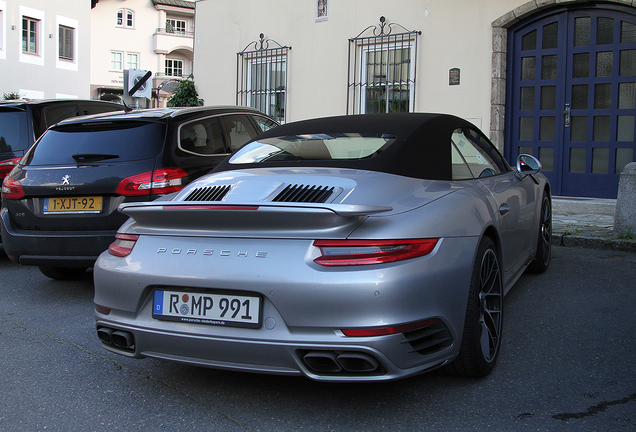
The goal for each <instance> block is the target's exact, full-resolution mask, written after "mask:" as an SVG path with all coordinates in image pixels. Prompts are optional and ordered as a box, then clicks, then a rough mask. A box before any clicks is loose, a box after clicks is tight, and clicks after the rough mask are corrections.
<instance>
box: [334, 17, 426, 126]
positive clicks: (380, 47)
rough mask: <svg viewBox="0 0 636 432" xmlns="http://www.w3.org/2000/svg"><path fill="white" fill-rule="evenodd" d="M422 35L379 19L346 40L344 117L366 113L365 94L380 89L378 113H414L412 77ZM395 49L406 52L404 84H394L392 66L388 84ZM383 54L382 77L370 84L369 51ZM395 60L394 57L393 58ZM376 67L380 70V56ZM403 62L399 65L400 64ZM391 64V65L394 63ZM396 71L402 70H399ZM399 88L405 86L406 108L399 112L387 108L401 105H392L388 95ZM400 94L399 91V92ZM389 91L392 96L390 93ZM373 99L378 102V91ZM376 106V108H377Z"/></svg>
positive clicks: (415, 72)
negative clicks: (384, 54) (382, 103)
mask: <svg viewBox="0 0 636 432" xmlns="http://www.w3.org/2000/svg"><path fill="white" fill-rule="evenodd" d="M421 35H422V32H421V31H419V30H408V29H406V28H405V27H404V26H402V25H400V24H397V23H390V22H387V20H386V18H385V17H383V16H382V17H380V23H379V24H376V25H370V26H368V27H367V28H365V29H364V30H362V31H361V32H360V33H359V34H358V35H357V36H356V37H354V38H351V39H349V52H348V59H347V100H346V102H347V109H346V114H347V115H350V114H363V113H368V112H369V110H368V109H367V105H368V102H369V100H368V99H369V97H368V94H367V91H368V90H370V89H379V90H382V89H383V88H384V99H385V101H384V106H383V109H382V110H379V112H395V111H398V112H400V111H401V112H414V111H416V103H415V95H416V94H417V92H416V88H415V87H416V77H417V63H418V59H417V57H418V45H417V44H418V40H419V36H421ZM398 49H408V52H409V55H408V63H409V67H408V69H407V73H408V76H407V77H406V81H403V80H400V81H395V76H396V73H395V72H396V71H397V70H398V69H397V68H395V67H393V72H394V73H393V78H394V79H393V80H392V81H391V82H388V78H389V76H390V75H391V74H390V73H389V72H390V68H391V67H392V65H391V63H390V62H389V60H390V58H391V51H397V50H398ZM383 51H386V52H387V55H386V73H385V75H386V78H387V80H385V81H383V80H382V79H380V80H379V81H378V83H374V82H373V79H372V80H371V82H369V80H368V75H369V53H371V52H383ZM394 58H395V55H394ZM380 59H381V60H380V67H382V64H383V63H382V56H381V57H380ZM403 63H405V62H401V63H400V64H403ZM394 64H395V63H394ZM399 70H400V72H402V71H403V70H404V69H403V68H402V67H400V69H399ZM402 85H407V86H408V90H406V91H408V98H409V100H408V107H406V109H407V111H404V110H401V109H397V110H396V109H391V106H394V107H397V108H400V107H401V105H402V104H401V103H398V104H397V105H396V104H392V103H391V99H390V97H387V96H390V95H391V94H393V95H394V88H395V87H398V86H402ZM399 91H402V90H399ZM392 92H393V93H392ZM375 98H376V99H377V100H381V99H382V94H381V92H379V93H378V94H377V95H375ZM393 100H394V101H401V100H403V99H400V98H398V99H395V98H393ZM378 107H380V105H378Z"/></svg>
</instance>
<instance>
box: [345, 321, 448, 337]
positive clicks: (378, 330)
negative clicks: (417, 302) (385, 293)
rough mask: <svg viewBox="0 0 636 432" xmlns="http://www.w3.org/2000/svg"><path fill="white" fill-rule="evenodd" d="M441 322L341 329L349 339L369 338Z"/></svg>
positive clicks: (417, 328) (408, 330)
mask: <svg viewBox="0 0 636 432" xmlns="http://www.w3.org/2000/svg"><path fill="white" fill-rule="evenodd" d="M439 322H441V321H440V320H438V319H437V318H434V319H430V320H425V321H418V322H414V323H409V324H401V325H394V326H384V327H367V328H355V329H341V331H342V333H343V334H344V335H345V336H349V337H370V336H386V335H391V334H397V333H405V332H410V331H414V330H419V329H422V328H425V327H429V326H432V325H435V324H437V323H439Z"/></svg>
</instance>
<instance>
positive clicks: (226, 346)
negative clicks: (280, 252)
mask: <svg viewBox="0 0 636 432" xmlns="http://www.w3.org/2000/svg"><path fill="white" fill-rule="evenodd" d="M96 315H97V323H96V328H97V332H98V335H99V337H100V339H101V341H102V347H103V348H105V349H107V350H109V351H112V352H114V353H117V354H121V355H124V356H127V357H132V358H145V357H150V358H156V359H160V360H168V361H173V362H178V363H184V364H191V365H196V366H203V367H211V368H215V369H224V370H232V371H244V372H257V373H266V374H275V375H301V376H305V377H307V378H310V379H313V380H317V381H327V382H363V381H389V380H395V379H400V378H405V377H408V376H412V375H417V374H420V373H423V372H426V371H428V370H432V369H436V368H438V367H440V366H443V365H445V364H447V363H448V362H449V361H451V360H453V359H454V358H455V357H456V355H457V352H458V347H459V345H458V344H457V343H452V344H450V345H449V346H448V347H447V348H446V349H443V350H440V351H438V352H436V353H434V354H431V355H419V354H417V353H408V351H409V348H410V347H409V345H408V344H405V336H404V334H394V335H388V336H382V337H372V338H348V337H346V336H344V335H342V334H338V332H337V331H334V330H327V331H325V332H322V331H317V330H316V329H312V330H309V329H289V328H286V327H285V325H284V323H283V322H276V326H275V327H272V328H271V329H269V328H263V329H261V330H258V331H257V332H258V333H259V336H261V338H252V337H250V336H248V334H249V333H250V330H245V329H238V330H237V329H232V330H237V331H236V334H235V335H233V336H229V337H228V336H218V335H217V336H212V335H210V334H194V333H190V332H183V333H181V332H176V331H174V329H167V328H165V329H160V328H147V327H139V326H135V325H130V324H123V323H122V322H117V321H119V320H115V321H111V320H110V319H109V317H108V316H104V315H101V314H99V313H97V314H96ZM270 321H271V318H270ZM160 325H161V324H160ZM202 330H203V331H204V330H205V329H202ZM104 331H106V332H110V333H111V334H114V335H115V336H114V337H113V338H112V339H111V340H105V339H108V338H107V337H106V338H104V337H103V332H104ZM240 333H243V335H241V334H240ZM319 333H322V334H321V335H320V336H318V334H319ZM122 335H124V338H125V339H123V338H122ZM266 335H267V336H266ZM262 336H265V337H262ZM116 337H117V338H118V339H116ZM124 341H125V342H124ZM113 342H114V343H113ZM406 359H408V360H407V361H406V363H407V365H401V364H400V363H401V362H402V361H404V360H406ZM396 360H397V362H396Z"/></svg>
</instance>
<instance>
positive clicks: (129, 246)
mask: <svg viewBox="0 0 636 432" xmlns="http://www.w3.org/2000/svg"><path fill="white" fill-rule="evenodd" d="M138 238H139V236H138V235H135V234H117V235H115V241H114V242H112V243H111V244H110V246H108V253H109V254H111V255H114V256H116V257H125V256H128V255H130V253H131V252H132V250H133V248H134V247H135V243H136V242H137V239H138Z"/></svg>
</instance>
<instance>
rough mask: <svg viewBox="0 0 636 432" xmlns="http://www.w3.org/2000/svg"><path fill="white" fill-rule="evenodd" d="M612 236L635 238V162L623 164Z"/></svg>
mask: <svg viewBox="0 0 636 432" xmlns="http://www.w3.org/2000/svg"><path fill="white" fill-rule="evenodd" d="M614 237H629V238H636V162H632V163H630V164H627V165H626V166H625V168H624V169H623V172H622V173H621V178H620V181H619V183H618V197H617V198H616V213H615V215H614Z"/></svg>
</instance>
